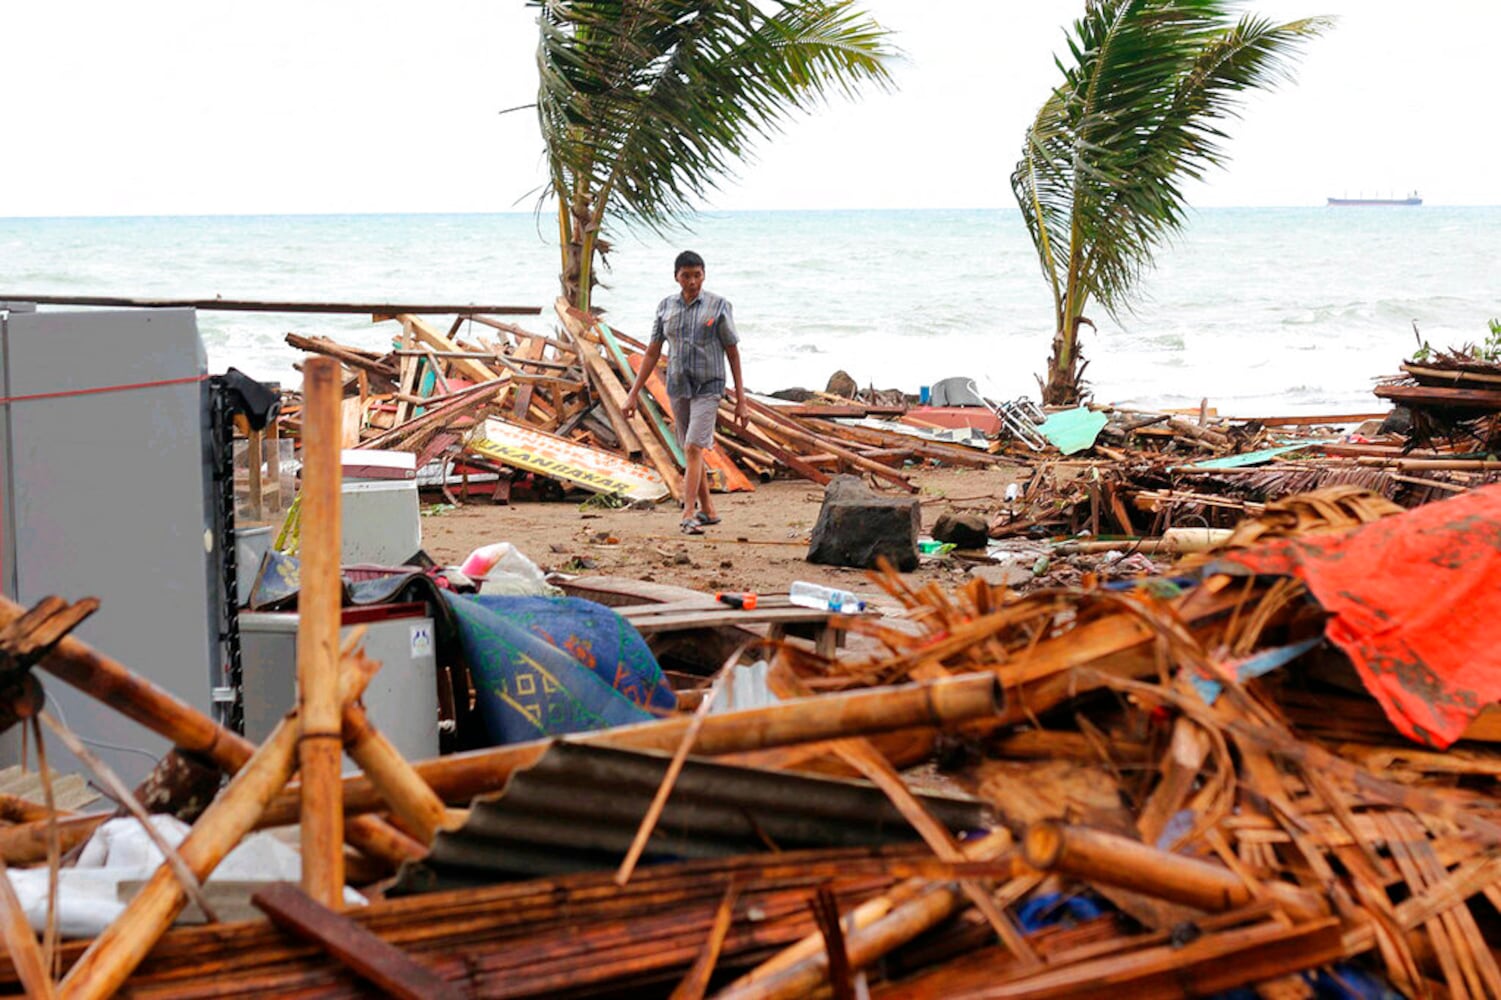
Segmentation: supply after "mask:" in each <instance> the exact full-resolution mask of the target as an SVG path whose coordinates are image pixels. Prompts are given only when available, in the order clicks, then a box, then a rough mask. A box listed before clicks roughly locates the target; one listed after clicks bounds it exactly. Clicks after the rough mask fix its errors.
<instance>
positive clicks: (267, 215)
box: [0, 198, 1501, 222]
mask: <svg viewBox="0 0 1501 1000" xmlns="http://www.w3.org/2000/svg"><path fill="white" fill-rule="evenodd" d="M1330 207H1336V206H1330V205H1328V204H1327V203H1326V202H1300V203H1296V204H1281V205H1193V206H1190V208H1191V209H1192V210H1193V211H1222V210H1227V209H1228V210H1237V211H1239V210H1247V209H1275V210H1281V209H1290V208H1309V209H1312V208H1330ZM1418 207H1422V208H1501V202H1480V203H1459V202H1455V203H1448V202H1432V201H1429V200H1428V199H1426V198H1425V199H1423V204H1422V205H1421V206H1418ZM1012 210H1014V206H997V205H989V206H980V207H976V206H972V205H948V206H917V207H914V206H865V207H849V206H846V207H841V208H704V209H699V210H697V211H695V212H693V213H691V214H690V215H689V216H687V217H686V218H688V219H691V218H692V217H693V216H706V215H751V214H775V213H780V212H785V213H789V214H790V213H798V214H815V213H823V214H830V215H832V214H835V213H839V212H976V211H979V212H1008V211H1012ZM537 214H538V213H536V212H532V211H493V210H483V209H435V210H358V211H330V212H325V211H284V212H117V213H109V214H102V215H101V214H90V213H76V214H61V215H59V214H38V215H0V222H13V221H14V222H21V221H25V222H50V221H69V220H79V219H94V220H100V221H103V220H112V219H286V218H307V219H341V218H378V217H406V218H423V217H436V216H522V217H524V216H532V217H536V215H537Z"/></svg>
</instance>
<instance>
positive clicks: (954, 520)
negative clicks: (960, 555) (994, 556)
mask: <svg viewBox="0 0 1501 1000" xmlns="http://www.w3.org/2000/svg"><path fill="white" fill-rule="evenodd" d="M933 537H934V538H936V539H937V540H938V541H940V542H953V543H954V546H955V547H956V548H961V549H983V548H985V546H986V545H987V544H989V542H990V525H989V524H988V523H986V521H985V519H984V518H983V517H981V516H980V515H979V514H960V513H959V512H957V511H953V510H946V511H944V512H943V513H942V514H941V515H939V518H938V520H937V521H936V522H934V524H933Z"/></svg>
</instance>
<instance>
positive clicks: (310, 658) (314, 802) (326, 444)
mask: <svg viewBox="0 0 1501 1000" xmlns="http://www.w3.org/2000/svg"><path fill="white" fill-rule="evenodd" d="M340 396H341V392H340V389H339V370H338V362H336V361H333V360H332V359H330V358H312V359H309V361H308V363H307V367H306V368H305V369H304V371H303V426H302V456H303V457H302V548H301V551H300V552H299V553H298V554H299V556H300V557H301V559H302V574H301V590H300V591H299V593H298V595H297V615H298V626H297V695H298V706H299V709H300V712H301V726H302V736H301V740H300V743H299V746H298V751H297V759H298V765H299V767H300V769H301V772H302V813H301V816H300V820H301V835H302V889H303V891H304V892H306V893H307V894H308V895H309V896H310V897H312V898H313V899H314V900H315V901H316V902H319V903H322V904H323V905H324V906H327V907H328V908H329V909H338V908H339V907H341V906H342V905H343V901H344V813H343V811H342V810H341V809H339V808H338V796H339V785H340V781H341V777H342V772H343V754H342V746H341V740H340V735H339V730H340V725H341V718H340V716H341V713H340V704H339V673H338V671H339V625H340V613H341V612H340V606H341V604H342V601H343V584H342V582H341V580H340V577H339V546H340V492H341V489H342V485H341V480H342V475H341V471H340V461H339V399H340Z"/></svg>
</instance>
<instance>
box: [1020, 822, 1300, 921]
mask: <svg viewBox="0 0 1501 1000" xmlns="http://www.w3.org/2000/svg"><path fill="white" fill-rule="evenodd" d="M1022 855H1023V857H1025V859H1026V861H1027V864H1029V865H1031V866H1032V867H1034V868H1037V869H1038V870H1040V871H1050V872H1052V871H1056V872H1062V873H1064V874H1066V875H1072V876H1073V877H1075V878H1078V879H1083V880H1084V881H1088V882H1099V883H1102V884H1104V885H1111V886H1115V887H1116V888H1120V889H1129V890H1131V891H1133V892H1139V893H1143V894H1145V895H1148V896H1151V897H1153V898H1156V899H1165V900H1168V901H1169V902H1173V903H1182V904H1184V905H1185V906H1192V907H1194V908H1195V909H1198V910H1204V911H1206V912H1209V913H1224V912H1226V911H1228V910H1233V909H1236V908H1237V907H1241V906H1246V905H1248V904H1250V903H1252V902H1254V901H1255V900H1256V899H1257V897H1258V896H1266V897H1270V898H1271V899H1273V900H1275V901H1276V902H1277V904H1278V905H1280V906H1281V907H1282V908H1283V910H1285V911H1286V912H1287V913H1288V915H1289V916H1291V917H1293V918H1295V919H1298V920H1314V919H1317V918H1319V917H1323V916H1327V915H1328V912H1329V907H1328V904H1327V903H1325V902H1324V900H1322V899H1321V898H1320V897H1319V896H1318V895H1317V894H1315V893H1313V892H1310V891H1309V890H1307V889H1304V888H1301V887H1299V886H1295V885H1292V884H1290V883H1287V882H1266V883H1262V884H1261V885H1260V886H1255V885H1251V884H1248V883H1247V882H1246V881H1245V880H1244V879H1242V878H1241V877H1240V876H1239V875H1236V874H1235V873H1234V872H1232V871H1230V869H1228V868H1222V867H1220V866H1219V865H1215V864H1211V863H1209V862H1207V861H1200V860H1199V859H1197V858H1190V857H1185V856H1184V855H1181V854H1172V853H1169V852H1167V851H1159V850H1158V849H1157V848H1155V847H1148V846H1147V845H1146V844H1143V843H1140V842H1139V841H1135V840H1131V839H1129V838H1127V837H1122V836H1119V835H1117V834H1112V833H1104V832H1102V831H1099V830H1094V829H1091V828H1089V827H1086V826H1066V825H1064V824H1061V823H1054V822H1051V821H1047V822H1042V823H1035V824H1033V825H1032V826H1031V827H1030V828H1028V830H1027V833H1026V837H1025V838H1024V839H1023V841H1022Z"/></svg>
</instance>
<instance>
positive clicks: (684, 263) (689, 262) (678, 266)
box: [672, 250, 704, 274]
mask: <svg viewBox="0 0 1501 1000" xmlns="http://www.w3.org/2000/svg"><path fill="white" fill-rule="evenodd" d="M703 266H704V259H703V258H702V257H700V256H699V255H698V254H696V253H694V252H693V251H692V250H684V251H683V252H682V253H680V254H678V259H677V260H675V261H673V263H672V273H673V274H677V273H678V272H679V271H681V270H682V269H683V268H685V267H703Z"/></svg>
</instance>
